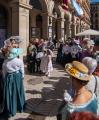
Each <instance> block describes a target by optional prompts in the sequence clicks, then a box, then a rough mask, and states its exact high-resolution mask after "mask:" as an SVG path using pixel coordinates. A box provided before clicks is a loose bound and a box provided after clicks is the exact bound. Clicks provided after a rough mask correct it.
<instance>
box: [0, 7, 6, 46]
mask: <svg viewBox="0 0 99 120" xmlns="http://www.w3.org/2000/svg"><path fill="white" fill-rule="evenodd" d="M6 37H7V12H6V10H5V8H4V7H3V6H2V5H0V48H1V47H3V46H4V41H5V39H6Z"/></svg>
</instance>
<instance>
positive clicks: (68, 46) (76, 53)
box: [56, 38, 95, 66]
mask: <svg viewBox="0 0 99 120" xmlns="http://www.w3.org/2000/svg"><path fill="white" fill-rule="evenodd" d="M94 53H95V51H94V42H93V41H92V40H90V39H88V38H85V39H84V40H81V41H80V40H79V39H78V38H68V40H67V41H66V42H65V43H60V46H59V48H58V54H57V60H56V61H57V62H58V63H60V64H62V65H63V66H65V64H66V63H69V62H72V61H74V60H78V61H81V60H82V59H83V58H84V57H94Z"/></svg>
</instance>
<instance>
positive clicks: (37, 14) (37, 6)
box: [30, 0, 47, 38]
mask: <svg viewBox="0 0 99 120" xmlns="http://www.w3.org/2000/svg"><path fill="white" fill-rule="evenodd" d="M30 5H31V6H33V8H32V9H31V10H30V30H32V31H31V32H30V33H31V34H30V38H44V35H45V29H44V27H45V26H46V20H47V19H45V14H44V13H46V11H47V5H46V2H45V0H30Z"/></svg>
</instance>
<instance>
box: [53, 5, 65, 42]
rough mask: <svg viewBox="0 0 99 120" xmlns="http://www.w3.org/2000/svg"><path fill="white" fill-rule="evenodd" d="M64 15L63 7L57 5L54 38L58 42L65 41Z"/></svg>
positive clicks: (54, 12)
mask: <svg viewBox="0 0 99 120" xmlns="http://www.w3.org/2000/svg"><path fill="white" fill-rule="evenodd" d="M63 19H64V14H63V11H62V8H61V6H59V5H58V4H55V6H54V9H53V18H52V31H53V32H52V35H53V36H52V38H53V39H56V40H57V41H60V40H62V39H63V40H64V21H63Z"/></svg>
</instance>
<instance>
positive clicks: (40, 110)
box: [26, 77, 70, 116]
mask: <svg viewBox="0 0 99 120" xmlns="http://www.w3.org/2000/svg"><path fill="white" fill-rule="evenodd" d="M50 79H52V80H55V79H59V81H58V82H55V81H50ZM50 79H49V81H44V84H50V85H52V87H43V89H42V91H35V90H27V91H26V93H30V94H32V95H36V94H37V95H38V94H39V95H40V96H41V98H39V96H37V97H38V98H37V97H36V98H31V99H28V100H27V101H26V102H27V106H26V112H29V113H32V114H35V113H37V114H39V115H44V116H56V115H57V113H58V109H59V107H60V106H61V104H62V101H63V99H64V91H65V90H66V89H68V87H69V84H70V82H69V79H68V78H66V77H52V78H50Z"/></svg>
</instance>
